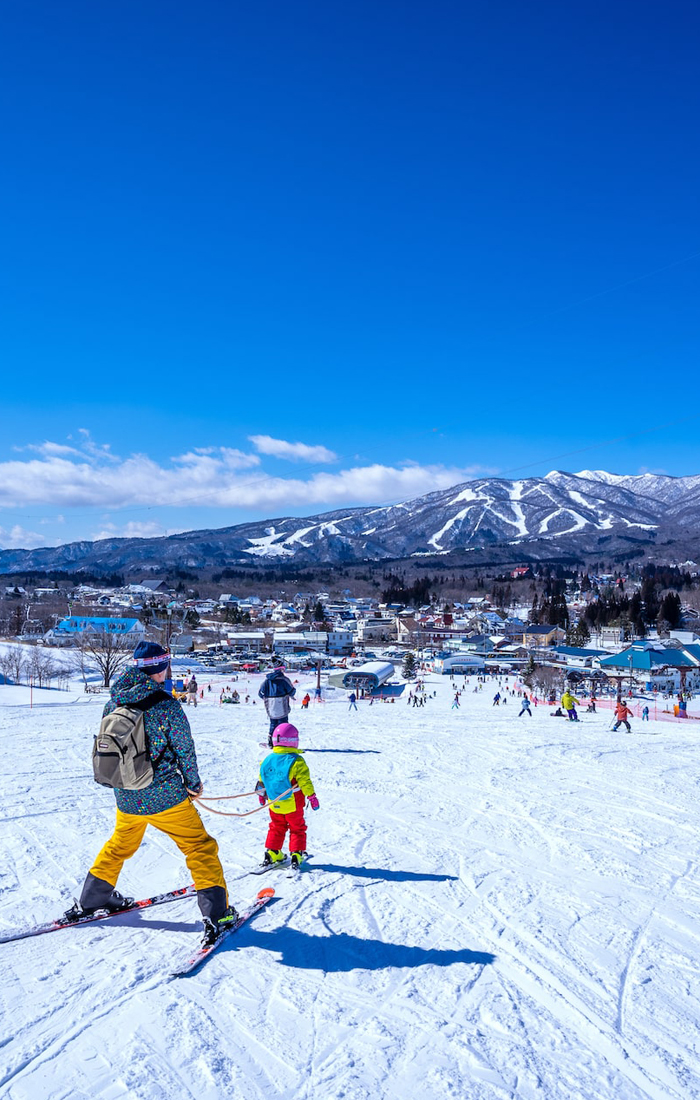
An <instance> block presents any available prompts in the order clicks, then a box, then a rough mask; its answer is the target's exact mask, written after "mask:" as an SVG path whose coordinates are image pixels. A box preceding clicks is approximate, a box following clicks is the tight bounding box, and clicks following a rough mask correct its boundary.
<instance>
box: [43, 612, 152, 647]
mask: <svg viewBox="0 0 700 1100" xmlns="http://www.w3.org/2000/svg"><path fill="white" fill-rule="evenodd" d="M145 633H146V627H145V626H144V625H143V623H142V622H141V620H140V619H113V618H110V617H108V616H103V615H94V616H93V615H69V616H68V618H67V619H63V620H62V622H60V623H58V624H57V625H56V626H55V627H53V629H52V630H49V631H48V633H47V634H45V635H44V637H45V640H46V641H47V642H50V643H53V644H54V645H60V644H61V643H64V644H65V643H66V642H74V641H76V640H77V639H78V638H82V637H83V636H84V635H85V634H109V635H114V636H118V637H125V638H129V639H131V640H133V642H134V645H136V643H137V642H140V641H141V639H142V638H143V637H144V635H145Z"/></svg>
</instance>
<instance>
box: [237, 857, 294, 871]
mask: <svg viewBox="0 0 700 1100" xmlns="http://www.w3.org/2000/svg"><path fill="white" fill-rule="evenodd" d="M288 866H289V857H288V856H285V857H284V859H278V860H277V862H276V863H261V864H259V866H257V867H254V868H253V870H252V871H248V872H246V873H247V874H249V875H266V874H267V872H268V871H278V870H281V868H282V867H288Z"/></svg>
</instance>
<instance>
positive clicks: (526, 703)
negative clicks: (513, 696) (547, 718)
mask: <svg viewBox="0 0 700 1100" xmlns="http://www.w3.org/2000/svg"><path fill="white" fill-rule="evenodd" d="M523 714H529V715H530V717H531V718H532V711H531V710H530V700H529V699H528V697H527V695H523V701H522V706H521V708H520V714H519V715H518V718H521V717H522V715H523Z"/></svg>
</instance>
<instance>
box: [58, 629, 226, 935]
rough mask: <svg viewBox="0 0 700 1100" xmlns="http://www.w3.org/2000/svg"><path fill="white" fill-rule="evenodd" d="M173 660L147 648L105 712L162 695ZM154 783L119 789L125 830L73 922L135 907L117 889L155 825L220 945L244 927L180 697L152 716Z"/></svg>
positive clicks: (102, 859)
mask: <svg viewBox="0 0 700 1100" xmlns="http://www.w3.org/2000/svg"><path fill="white" fill-rule="evenodd" d="M169 661H170V654H169V653H167V652H166V651H165V650H164V649H163V647H162V646H160V645H158V644H157V643H155V642H139V644H138V645H137V647H136V649H135V651H134V666H133V667H132V668H129V669H127V671H126V672H124V673H123V674H122V675H121V676H120V677H119V678H118V679H117V680H116V681H115V683H114V684H113V685H112V688H111V691H110V695H111V699H110V701H109V702H108V703H107V704H106V706H105V708H104V714H105V715H107V714H110V713H111V712H112V711H113V710H114V709H115V707H117V706H123V705H125V704H126V705H128V704H129V703H136V702H139V703H141V702H142V701H143V700H145V699H147V698H148V696H149V695H152V694H154V693H159V694H160V693H161V692H162V689H161V684H162V683H163V680H164V679H165V677H166V675H167V669H168V665H169ZM144 722H145V729H146V740H147V742H148V751H149V755H150V757H151V761H152V764H153V781H152V783H151V784H150V785H149V786H148V787H144V789H143V790H140V791H127V790H120V789H115V791H114V795H115V798H116V802H117V823H116V827H115V830H114V833H113V834H112V836H111V837H110V839H109V840H108V841H107V843H106V844H105V845H104V847H103V848H102V849H101V851H100V852H99V854H98V856H97V858H96V859H95V862H94V863H93V865H92V867H91V868H90V870H89V871H88V874H87V878H86V879H85V883H84V885H83V889H82V893H81V895H80V901H79V902H78V903H77V904H76V906H74V907H73V909H70V910H69V911H68V913H67V914H66V916H68V917H72V918H73V919H76V918H77V917H80V916H82V915H83V914H88V913H93V912H95V910H96V909H109V910H112V911H115V910H118V909H124V908H126V907H127V906H128V905H130V904H131V902H132V901H133V899H132V898H125V897H123V896H122V895H121V894H120V893H119V891H118V890H116V889H115V887H116V884H117V879H118V878H119V874H120V872H121V869H122V867H123V866H124V863H125V862H126V860H127V859H130V858H131V856H133V855H134V854H135V853H136V852H137V851H138V848H139V846H140V844H141V841H142V840H143V837H144V834H145V832H146V828H147V826H148V825H153V827H154V828H156V829H158V830H159V832H162V833H165V835H166V836H169V837H170V839H171V840H173V841H174V842H175V844H177V846H178V848H179V849H180V851H181V852H182V854H183V855H184V857H185V861H186V863H187V866H188V868H189V870H190V874H191V875H192V878H193V880H194V885H195V888H196V890H197V901H198V904H199V908H200V911H201V913H202V918H203V921H204V931H205V937H204V942H209V943H211V942H213V941H214V940H215V939H216V938H217V936H218V935H219V934H220V932H221V931H222V930H223V929H224V928H225V927H226V925H227V924H230V923H232V922H234V921H235V920H236V919H237V913H236V910H235V909H234V908H233V907H232V906H229V904H228V892H227V889H226V880H225V879H224V872H223V868H222V866H221V862H220V860H219V857H218V854H217V853H218V844H217V842H216V841H215V840H214V838H213V837H212V836H209V834H208V833H207V831H206V829H205V828H204V825H203V823H202V820H201V818H200V816H199V814H198V813H197V810H196V809H195V807H194V805H193V803H192V801H191V800H190V795H192V796H196V795H199V794H201V793H202V790H203V787H202V782H201V780H200V778H199V771H198V769H197V757H196V755H195V749H194V743H193V741H192V735H191V733H190V726H189V722H188V721H187V718H186V717H185V714H184V711H183V709H182V707H181V706H180V704H179V703H178V702H177V701H176V700H175V699H173V698H172V697H165V695H163V698H161V699H159V700H158V701H157V702H156V703H155V705H153V706H151V707H150V708H149V709H148V710H146V712H145V715H144Z"/></svg>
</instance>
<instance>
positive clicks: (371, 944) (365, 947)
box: [221, 928, 496, 974]
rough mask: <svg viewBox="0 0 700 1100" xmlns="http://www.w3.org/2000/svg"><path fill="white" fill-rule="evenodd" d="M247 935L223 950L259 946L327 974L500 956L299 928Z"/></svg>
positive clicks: (475, 962) (476, 962) (482, 961)
mask: <svg viewBox="0 0 700 1100" xmlns="http://www.w3.org/2000/svg"><path fill="white" fill-rule="evenodd" d="M241 931H242V932H243V935H242V936H241V935H240V933H239V936H240V938H239V939H238V943H237V944H236V943H235V941H234V940H232V941H231V942H230V945H229V944H228V943H224V944H222V947H221V950H222V951H226V950H235V949H236V948H238V949H239V950H240V949H244V948H248V947H257V948H259V949H260V950H262V951H272V952H276V953H278V954H279V955H280V956H281V958H280V959H279V962H280V963H281V965H282V966H289V967H292V969H294V970H322V971H324V972H325V973H327V974H331V973H348V972H349V971H351V970H385V969H386V968H387V967H411V968H415V967H417V966H454V964H455V963H463V964H465V965H466V966H489V965H490V964H491V963H494V962H495V961H496V956H495V955H492V954H491V953H490V952H489V951H472V950H471V949H470V948H468V947H464V948H461V949H458V950H447V949H440V948H430V947H411V946H409V945H408V944H403V943H385V942H384V941H383V940H365V939H360V937H359V936H350V935H348V934H347V933H346V932H339V933H337V934H336V935H331V936H310V935H309V934H308V933H306V932H300V931H298V930H297V929H295V928H282V929H277V930H276V931H273V932H261V931H260V930H259V929H257V928H247V929H245V930H243V929H242V930H241Z"/></svg>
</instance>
